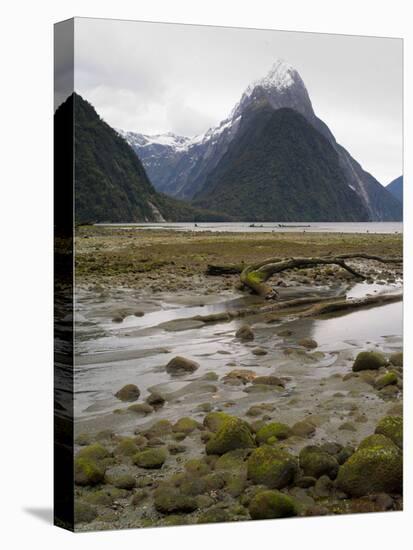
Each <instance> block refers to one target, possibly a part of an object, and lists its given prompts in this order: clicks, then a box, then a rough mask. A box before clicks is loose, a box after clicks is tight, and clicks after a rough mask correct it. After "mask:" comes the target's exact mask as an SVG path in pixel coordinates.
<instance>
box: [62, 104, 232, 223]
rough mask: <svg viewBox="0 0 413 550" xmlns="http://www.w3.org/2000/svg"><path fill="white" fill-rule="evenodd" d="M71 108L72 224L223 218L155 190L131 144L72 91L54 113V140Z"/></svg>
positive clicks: (224, 218)
mask: <svg viewBox="0 0 413 550" xmlns="http://www.w3.org/2000/svg"><path fill="white" fill-rule="evenodd" d="M71 113H73V116H74V153H75V167H74V178H75V185H74V189H75V221H76V223H84V222H115V223H116V222H144V221H147V222H157V221H213V220H217V221H218V220H227V219H229V217H228V216H221V215H219V214H216V213H213V212H212V213H211V212H204V211H202V210H200V209H196V208H193V207H192V206H191V205H189V204H187V203H185V202H181V201H178V200H175V199H171V198H169V197H166V196H165V195H162V194H161V193H158V192H157V191H156V190H155V189H154V187H153V186H152V184H151V182H150V181H149V179H148V177H147V175H146V172H145V170H144V168H143V166H142V164H141V162H140V160H139V158H138V157H137V155H136V154H135V153H134V151H133V150H132V149H131V147H130V146H129V145H128V144H127V143H126V141H125V140H124V139H123V138H122V137H120V136H119V135H118V133H117V132H116V131H115V130H113V129H112V128H111V127H110V126H109V125H108V124H106V122H104V121H103V120H102V119H101V118H100V117H99V115H98V114H97V113H96V111H95V109H94V108H93V106H92V105H91V104H90V103H88V102H87V101H85V100H84V99H83V98H82V97H81V96H79V95H78V94H72V95H71V96H70V97H69V98H68V99H67V100H66V101H65V102H64V103H63V104H62V105H60V107H59V108H58V109H57V111H56V113H55V132H56V137H57V140H59V128H60V126H63V124H60V121H62V123H63V121H64V120H67V117H68V116H72V115H71ZM56 168H57V173H56V177H57V180H59V172H58V169H59V168H58V167H56Z"/></svg>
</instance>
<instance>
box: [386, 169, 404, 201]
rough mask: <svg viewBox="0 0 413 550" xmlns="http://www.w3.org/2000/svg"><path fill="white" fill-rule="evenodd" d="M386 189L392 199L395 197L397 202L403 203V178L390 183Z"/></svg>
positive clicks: (400, 177)
mask: <svg viewBox="0 0 413 550" xmlns="http://www.w3.org/2000/svg"><path fill="white" fill-rule="evenodd" d="M386 189H387V191H389V192H390V193H391V194H392V195H393V197H396V199H397V200H398V201H400V202H401V203H403V176H399V177H398V178H396V179H395V180H393V181H392V182H390V183H389V184H388V185H387V187H386Z"/></svg>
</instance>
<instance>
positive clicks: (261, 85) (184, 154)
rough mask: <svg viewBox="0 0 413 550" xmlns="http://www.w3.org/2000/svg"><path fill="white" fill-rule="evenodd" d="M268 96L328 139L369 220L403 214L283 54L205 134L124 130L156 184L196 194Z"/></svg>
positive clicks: (187, 194) (179, 193) (176, 192)
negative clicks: (247, 115)
mask: <svg viewBox="0 0 413 550" xmlns="http://www.w3.org/2000/svg"><path fill="white" fill-rule="evenodd" d="M264 100H265V101H267V102H268V103H269V105H270V106H271V107H272V109H273V110H278V109H281V108H291V109H294V110H295V111H297V112H298V113H300V114H302V115H303V116H304V117H305V118H306V119H307V121H308V122H309V123H310V124H312V125H313V126H314V128H315V129H316V130H318V131H319V132H320V133H321V134H323V135H324V136H325V137H326V138H327V139H328V141H329V142H330V143H331V145H332V146H333V148H334V149H335V150H336V152H337V154H338V158H339V163H340V166H341V167H342V170H343V172H344V175H345V179H346V183H347V185H348V187H349V188H350V189H352V190H353V191H354V192H355V193H356V194H357V195H358V196H359V198H360V199H361V201H362V202H363V204H364V207H365V209H366V210H367V212H368V219H369V220H372V221H373V220H375V221H386V220H388V221H390V220H400V219H401V216H402V211H401V205H400V203H399V202H398V201H397V200H395V199H394V197H393V196H392V195H391V194H390V193H389V192H388V191H387V190H386V189H385V188H384V187H383V186H381V185H380V183H379V182H378V181H377V180H376V179H375V178H374V177H373V176H371V175H370V174H369V173H368V172H365V171H364V170H363V169H362V167H361V166H360V164H358V163H357V162H356V161H355V160H354V159H353V158H352V157H351V155H350V154H349V153H348V152H347V151H346V150H345V149H344V148H343V147H342V146H341V145H339V144H338V143H337V142H336V140H335V138H334V136H333V134H332V133H331V131H330V129H329V128H328V127H327V125H326V124H325V123H324V122H323V121H322V120H320V119H319V118H317V116H316V115H315V113H314V110H313V107H312V104H311V100H310V97H309V95H308V92H307V89H306V87H305V85H304V82H303V80H302V79H301V77H300V75H299V74H298V72H297V71H296V70H295V69H294V68H293V67H291V65H289V64H288V63H286V62H284V61H281V60H279V61H277V62H276V63H274V65H273V66H272V68H271V70H270V71H269V73H268V74H267V75H266V76H265V77H264V78H262V79H259V80H257V81H256V82H254V83H252V84H251V85H250V86H248V88H247V89H246V90H245V92H244V93H243V95H242V97H241V99H240V101H239V103H238V104H237V105H236V106H235V107H234V108H233V110H232V112H231V114H230V115H229V117H228V118H227V119H225V120H224V121H222V122H221V123H220V124H219V125H218V126H217V127H216V128H212V129H210V130H208V131H207V132H206V133H205V134H203V135H201V136H196V137H195V138H187V137H180V136H176V135H173V134H172V135H171V134H167V135H158V136H147V135H143V134H138V133H134V132H122V131H120V132H121V133H122V135H124V137H125V139H126V140H127V141H128V143H130V145H131V146H132V147H133V148H134V150H135V151H136V152H137V153H138V155H139V156H140V158H141V159H142V162H143V164H144V166H145V168H146V170H147V171H148V174H149V176H150V177H151V179H152V181H153V183H154V185H155V187H156V188H157V189H159V190H161V191H163V192H165V193H167V194H169V195H173V196H177V197H185V198H193V197H195V196H199V193H202V188H203V186H204V185H205V182H206V181H207V180H208V181H209V180H210V178H209V176H210V174H211V173H212V172H213V171H214V169H215V168H216V167H217V165H218V163H219V161H220V160H221V159H222V158H223V156H224V155H225V154H226V152H227V151H228V147H229V144H230V143H231V142H232V140H233V139H234V138H235V136H236V135H237V131H238V128H239V126H240V121H241V119H242V117H243V114H244V112H245V110H246V109H248V107H249V106H250V105H252V104H259V103H261V102H262V101H264ZM217 191H218V189H217ZM291 192H293V190H291ZM296 221H299V220H296Z"/></svg>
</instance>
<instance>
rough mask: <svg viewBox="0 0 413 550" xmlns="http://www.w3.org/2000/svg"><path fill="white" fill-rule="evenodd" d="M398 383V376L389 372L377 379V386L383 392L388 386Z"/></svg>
mask: <svg viewBox="0 0 413 550" xmlns="http://www.w3.org/2000/svg"><path fill="white" fill-rule="evenodd" d="M397 382H398V378H397V374H396V373H395V372H391V371H389V372H386V373H385V374H382V375H381V376H379V377H378V378H377V379H376V382H375V386H376V388H377V389H378V390H381V389H382V388H384V387H386V386H391V385H393V384H397Z"/></svg>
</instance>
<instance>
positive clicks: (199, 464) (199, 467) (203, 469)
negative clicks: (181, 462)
mask: <svg viewBox="0 0 413 550" xmlns="http://www.w3.org/2000/svg"><path fill="white" fill-rule="evenodd" d="M185 470H186V471H187V472H189V473H190V474H192V475H196V476H203V475H205V474H208V473H209V472H210V471H211V468H210V466H209V465H208V464H207V463H206V462H205V461H204V460H202V459H199V458H192V459H191V460H188V462H186V463H185Z"/></svg>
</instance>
